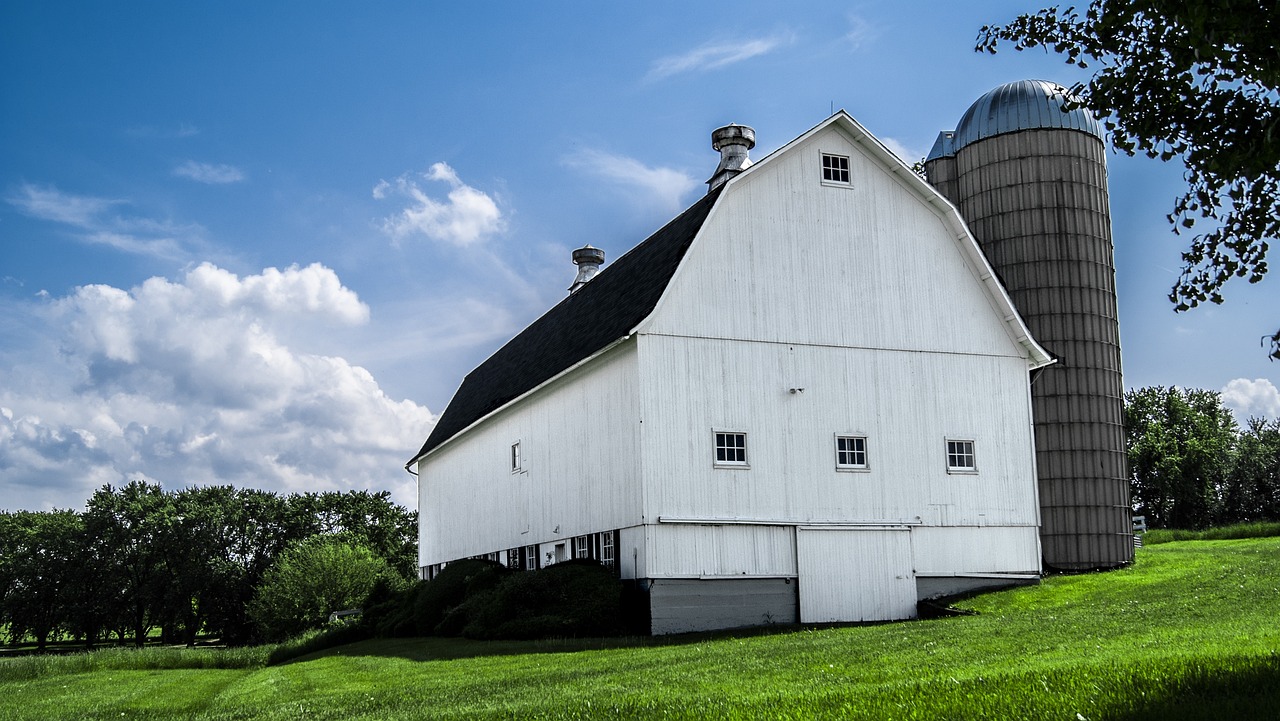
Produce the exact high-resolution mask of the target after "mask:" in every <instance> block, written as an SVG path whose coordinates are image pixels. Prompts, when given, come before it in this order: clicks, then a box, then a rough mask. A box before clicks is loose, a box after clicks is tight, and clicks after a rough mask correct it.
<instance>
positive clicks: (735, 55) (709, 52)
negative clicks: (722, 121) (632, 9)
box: [646, 35, 790, 80]
mask: <svg viewBox="0 0 1280 721" xmlns="http://www.w3.org/2000/svg"><path fill="white" fill-rule="evenodd" d="M788 42H790V37H789V36H787V35H775V36H773V37H766V38H751V39H746V40H735V41H727V42H713V43H708V44H706V45H703V46H701V47H698V48H694V49H693V50H690V51H688V52H685V53H682V54H680V55H668V56H666V57H663V58H658V59H657V60H655V61H654V63H653V65H652V66H651V67H650V68H649V74H648V75H647V76H646V77H647V79H649V80H661V79H663V78H668V77H671V76H672V75H679V74H680V73H688V72H705V71H707V70H718V69H720V68H723V67H726V66H729V65H733V64H734V63H740V62H742V61H744V60H749V59H751V58H754V57H756V56H758V55H764V54H765V53H768V52H771V51H773V50H774V49H776V48H778V47H779V46H782V45H784V44H786V43H788Z"/></svg>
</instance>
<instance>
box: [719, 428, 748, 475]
mask: <svg viewBox="0 0 1280 721" xmlns="http://www.w3.org/2000/svg"><path fill="white" fill-rule="evenodd" d="M731 437H735V438H738V439H741V441H742V443H741V445H730V444H729V443H730V438H731ZM722 439H723V445H722ZM711 440H712V453H711V462H712V465H713V466H714V467H716V468H750V467H751V463H750V458H749V457H748V456H747V432H746V431H726V430H719V429H712V431H711ZM722 450H723V451H725V452H726V453H725V455H728V452H730V451H741V455H742V459H741V460H721V458H720V456H721V451H722ZM735 455H737V454H735Z"/></svg>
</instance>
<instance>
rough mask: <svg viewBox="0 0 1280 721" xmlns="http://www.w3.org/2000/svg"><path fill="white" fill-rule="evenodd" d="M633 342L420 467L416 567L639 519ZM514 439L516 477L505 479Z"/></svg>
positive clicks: (508, 475) (486, 422)
mask: <svg viewBox="0 0 1280 721" xmlns="http://www.w3.org/2000/svg"><path fill="white" fill-rule="evenodd" d="M637 376H638V373H637V367H636V352H635V344H634V343H624V344H621V345H619V346H616V347H615V348H613V349H612V350H610V351H608V352H606V353H605V354H604V355H602V356H601V357H600V358H597V359H595V360H593V361H591V362H589V363H588V364H586V365H584V366H582V367H581V368H579V369H577V370H576V371H574V372H573V373H571V374H570V375H569V376H568V377H566V378H565V379H562V380H561V381H558V382H556V383H554V384H552V385H549V386H547V387H544V388H542V389H540V390H539V391H537V392H536V393H534V394H533V395H531V396H530V397H528V398H525V399H524V400H522V401H520V402H518V403H516V404H514V405H513V406H511V407H510V408H507V409H505V410H503V411H502V412H500V413H498V414H497V415H495V416H493V417H491V418H488V419H486V420H484V421H482V422H481V423H480V424H479V425H477V426H476V427H474V428H472V429H470V430H469V431H466V432H465V433H464V434H463V435H462V436H461V437H458V438H456V439H454V440H453V441H451V442H449V443H446V444H445V445H443V446H441V447H439V448H438V449H437V450H436V451H434V452H433V453H431V454H430V455H428V456H427V458H426V459H425V460H424V461H423V462H421V463H419V465H418V469H419V474H420V475H419V478H418V509H419V514H420V515H419V525H418V528H419V545H418V554H419V563H420V564H421V565H424V566H425V565H429V564H434V563H440V562H443V561H451V560H454V559H457V558H462V557H466V556H472V555H477V554H482V553H491V552H494V551H501V550H503V549H507V548H513V547H518V546H526V545H530V544H534V543H554V542H556V541H564V542H568V541H569V540H570V539H571V538H572V537H573V536H577V535H582V534H586V533H595V532H599V531H606V530H613V529H616V528H621V527H624V526H630V525H635V524H636V523H638V522H639V521H640V512H641V511H640V488H641V483H640V454H639V425H640V417H639V405H638V401H637ZM517 441H519V442H520V453H521V457H522V465H523V470H522V471H521V472H520V473H512V472H511V465H510V464H511V444H512V443H515V442H517Z"/></svg>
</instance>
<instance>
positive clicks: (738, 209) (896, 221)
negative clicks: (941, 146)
mask: <svg viewBox="0 0 1280 721" xmlns="http://www.w3.org/2000/svg"><path fill="white" fill-rule="evenodd" d="M823 151H827V152H835V153H841V154H847V155H849V156H850V170H851V174H852V182H851V184H850V185H849V186H848V187H836V186H830V185H823V184H822V183H821V177H822V176H821V172H822V171H821V165H820V154H821V152H823ZM965 242H969V241H967V240H966V241H965ZM978 273H979V271H978V269H977V268H974V267H971V266H970V265H969V261H968V260H967V258H966V255H965V253H964V252H963V251H962V249H961V248H960V246H959V245H958V243H957V241H956V239H955V238H954V236H953V232H952V231H951V230H950V229H949V228H948V226H947V225H946V223H944V221H943V219H942V216H941V215H939V211H937V210H935V209H934V208H932V207H931V206H929V205H928V204H927V203H924V202H921V199H920V196H919V195H918V194H917V192H916V191H915V190H913V189H911V188H909V187H908V186H907V185H906V184H905V183H904V182H902V181H901V180H898V179H896V178H894V177H893V176H892V175H891V174H890V173H889V172H887V171H886V170H885V168H884V166H882V165H881V164H880V163H879V161H877V160H874V159H872V158H870V157H868V156H865V155H863V153H862V151H861V149H860V146H859V145H857V144H856V143H854V142H852V141H851V140H850V139H849V138H848V136H846V135H845V134H844V132H843V131H842V130H841V129H840V127H839V126H837V125H833V126H830V127H828V128H827V129H826V130H825V131H824V132H821V133H819V134H817V135H815V136H813V137H812V138H810V139H808V140H806V141H804V142H801V143H799V144H797V145H796V146H795V147H793V148H791V149H789V150H788V152H787V153H785V154H783V155H781V156H776V157H773V158H770V159H769V160H768V161H767V162H765V163H762V164H761V165H760V166H758V167H755V168H752V169H751V170H750V171H748V173H747V174H746V175H744V176H742V177H740V178H738V179H736V180H734V181H733V182H732V183H731V185H730V186H729V188H728V189H727V190H726V191H725V194H724V195H723V196H722V197H721V198H720V200H719V201H718V202H717V204H716V208H715V209H714V210H713V211H712V213H711V215H710V216H709V218H708V221H707V223H706V224H705V225H704V227H703V229H702V232H701V235H700V237H699V239H698V241H697V242H695V243H694V244H693V246H692V247H691V248H690V249H689V252H688V254H687V255H686V257H685V259H684V261H683V263H682V265H681V267H680V269H679V270H678V271H677V273H676V275H675V277H674V279H673V282H672V284H671V287H670V288H668V290H667V293H666V294H665V296H664V297H663V299H662V302H661V303H660V304H659V306H658V309H657V311H656V313H655V314H654V316H652V317H651V318H650V320H649V322H648V323H647V324H646V326H645V327H644V328H642V330H644V331H645V332H653V333H668V334H673V335H687V336H698V337H719V338H726V337H728V338H740V339H751V340H765V341H775V342H791V341H794V342H809V343H818V344H826V345H839V346H858V347H872V348H904V349H913V350H929V351H939V352H947V353H952V352H960V353H978V354H987V355H1008V356H1019V357H1021V355H1022V351H1021V350H1020V349H1019V348H1018V347H1017V344H1016V343H1015V342H1014V341H1013V339H1012V338H1011V336H1010V330H1009V326H1008V324H1007V323H1006V321H1005V319H1004V317H1003V315H1002V314H1001V313H1000V312H998V311H996V310H995V306H994V304H993V303H994V301H993V299H992V298H991V297H990V295H989V294H988V292H987V290H986V289H985V288H984V287H983V284H982V282H981V281H980V280H979V277H978Z"/></svg>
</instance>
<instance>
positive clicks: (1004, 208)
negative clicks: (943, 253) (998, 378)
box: [925, 80, 1133, 570]
mask: <svg viewBox="0 0 1280 721" xmlns="http://www.w3.org/2000/svg"><path fill="white" fill-rule="evenodd" d="M1065 92H1066V91H1065V90H1064V89H1063V88H1062V87H1061V86H1058V85H1056V84H1054V83H1049V82H1045V81H1039V80H1023V81H1019V82H1014V83H1009V84H1007V85H1002V86H1000V87H998V88H996V89H995V90H992V91H991V92H989V93H987V94H986V95H983V96H982V97H981V98H979V99H978V100H977V101H976V102H975V103H974V104H973V105H972V106H971V107H970V108H969V110H968V111H967V112H966V113H965V114H964V116H963V117H962V118H961V119H960V123H959V125H958V126H957V127H956V130H955V131H946V132H943V133H941V134H940V135H939V136H938V140H937V142H936V143H935V144H934V147H933V150H931V151H930V153H929V156H928V158H927V159H926V163H925V170H926V173H927V175H928V177H929V180H930V182H931V183H933V185H934V187H936V188H938V190H939V191H940V192H942V193H943V195H945V196H947V198H948V199H949V200H951V202H952V203H953V204H955V205H956V207H957V208H959V210H960V214H961V215H962V216H963V217H964V219H965V222H966V223H968V225H969V228H970V230H971V231H972V232H973V234H974V236H975V237H977V239H978V241H979V243H980V244H981V246H982V249H983V251H984V252H985V253H986V255H987V258H988V259H989V260H990V262H991V264H992V265H993V266H994V267H995V270H996V272H997V273H998V274H999V275H1000V278H1001V280H1002V281H1003V282H1004V285H1005V288H1006V289H1007V290H1008V292H1009V295H1010V296H1011V297H1012V299H1013V302H1014V305H1015V306H1016V307H1017V308H1018V312H1019V313H1021V314H1022V317H1023V319H1025V320H1026V322H1027V325H1028V326H1029V327H1030V329H1031V332H1032V334H1033V335H1034V336H1035V338H1036V340H1037V341H1039V342H1040V344H1041V345H1043V346H1044V347H1045V348H1046V349H1048V350H1049V351H1050V352H1051V353H1053V354H1054V355H1055V356H1056V357H1057V361H1058V362H1057V363H1056V364H1054V365H1052V366H1049V367H1048V368H1045V369H1044V370H1043V371H1042V372H1041V373H1040V374H1039V375H1038V376H1037V377H1035V378H1033V381H1032V391H1031V395H1032V413H1033V416H1034V420H1035V438H1036V464H1037V470H1038V474H1039V489H1040V510H1041V514H1040V515H1041V529H1040V536H1041V545H1042V549H1043V553H1044V561H1045V566H1046V568H1051V569H1060V570H1086V569H1093V568H1109V567H1115V566H1119V565H1123V564H1126V563H1129V562H1131V561H1132V560H1133V534H1132V521H1131V509H1130V505H1129V483H1128V478H1127V475H1126V472H1125V469H1126V459H1125V449H1124V429H1123V414H1122V405H1121V404H1122V402H1123V393H1124V386H1123V381H1122V379H1121V374H1120V325H1119V321H1118V316H1117V312H1116V293H1115V261H1114V258H1113V254H1112V245H1111V215H1110V209H1109V204H1108V197H1107V168H1106V153H1105V151H1106V148H1105V145H1104V142H1103V135H1102V128H1101V127H1100V125H1099V124H1098V122H1097V120H1096V119H1094V117H1093V116H1092V115H1091V114H1090V113H1089V111H1088V110H1085V109H1083V108H1076V109H1073V110H1067V111H1064V109H1063V107H1064V105H1063V104H1064V102H1065V101H1066V94H1065Z"/></svg>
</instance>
